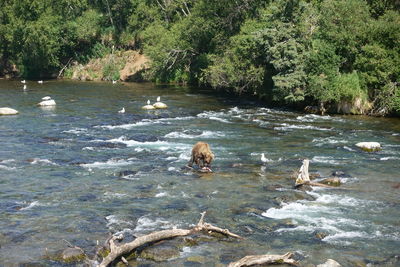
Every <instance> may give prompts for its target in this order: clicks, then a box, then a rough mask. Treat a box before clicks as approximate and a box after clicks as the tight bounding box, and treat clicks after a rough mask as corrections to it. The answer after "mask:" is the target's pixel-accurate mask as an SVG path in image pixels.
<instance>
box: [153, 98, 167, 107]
mask: <svg viewBox="0 0 400 267" xmlns="http://www.w3.org/2000/svg"><path fill="white" fill-rule="evenodd" d="M160 101H161V97H157V102H156V103H154V104H153V107H155V108H168V106H167V105H166V104H164V103H163V102H160Z"/></svg>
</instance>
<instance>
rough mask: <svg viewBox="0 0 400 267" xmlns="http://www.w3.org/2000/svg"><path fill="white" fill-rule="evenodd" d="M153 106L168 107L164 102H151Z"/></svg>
mask: <svg viewBox="0 0 400 267" xmlns="http://www.w3.org/2000/svg"><path fill="white" fill-rule="evenodd" d="M153 107H155V108H157V109H164V108H168V106H167V105H166V104H164V103H163V102H156V103H154V104H153Z"/></svg>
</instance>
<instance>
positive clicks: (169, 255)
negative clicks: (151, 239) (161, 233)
mask: <svg viewBox="0 0 400 267" xmlns="http://www.w3.org/2000/svg"><path fill="white" fill-rule="evenodd" d="M179 255H180V251H179V249H178V248H177V247H175V246H172V245H168V244H164V243H163V242H162V243H161V244H158V245H153V246H149V247H146V248H145V249H143V250H142V251H141V252H140V254H139V257H140V258H143V259H148V260H153V261H158V262H160V261H167V260H170V259H173V258H178V257H179Z"/></svg>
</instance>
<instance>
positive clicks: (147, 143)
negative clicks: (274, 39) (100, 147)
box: [103, 136, 169, 147]
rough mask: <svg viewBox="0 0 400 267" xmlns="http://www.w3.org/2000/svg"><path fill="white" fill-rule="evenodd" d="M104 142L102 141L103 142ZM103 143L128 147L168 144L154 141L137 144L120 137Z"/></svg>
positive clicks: (134, 141)
mask: <svg viewBox="0 0 400 267" xmlns="http://www.w3.org/2000/svg"><path fill="white" fill-rule="evenodd" d="M103 142H104V141H103ZM105 142H110V143H121V144H125V145H126V146H128V147H132V146H159V145H167V144H169V143H168V142H166V141H154V142H139V141H136V140H129V139H126V137H125V136H120V137H118V138H114V139H110V140H105Z"/></svg>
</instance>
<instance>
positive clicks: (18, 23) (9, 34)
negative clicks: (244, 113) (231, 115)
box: [0, 0, 400, 114]
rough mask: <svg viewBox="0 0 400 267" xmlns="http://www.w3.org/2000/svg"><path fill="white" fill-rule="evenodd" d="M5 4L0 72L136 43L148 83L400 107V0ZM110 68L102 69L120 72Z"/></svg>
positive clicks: (387, 109)
mask: <svg viewBox="0 0 400 267" xmlns="http://www.w3.org/2000/svg"><path fill="white" fill-rule="evenodd" d="M0 3H1V6H2V8H1V9H0V75H1V74H3V75H4V74H5V73H10V72H13V71H14V73H15V74H18V75H21V76H23V77H41V76H48V75H49V74H52V73H57V71H58V70H60V69H61V68H62V67H63V66H64V65H65V64H67V63H68V62H71V60H72V61H78V62H80V63H85V62H87V61H88V60H90V59H91V58H96V57H104V56H105V55H107V54H110V53H112V52H113V51H115V49H117V50H124V49H136V50H140V51H142V52H143V53H144V54H145V55H147V56H148V57H150V58H151V60H152V65H151V68H150V69H149V71H148V72H147V73H146V75H147V78H148V79H150V80H153V81H158V82H177V83H190V84H196V85H204V86H211V87H213V88H216V89H222V90H231V91H234V92H236V93H238V94H252V95H257V96H259V97H260V98H262V99H264V100H265V101H268V102H271V103H272V102H273V103H280V104H285V105H286V104H291V105H298V104H300V105H305V104H312V105H319V106H320V107H324V106H329V105H334V104H339V103H343V102H349V103H352V102H357V101H358V102H359V103H372V105H371V106H372V107H373V109H372V110H371V111H372V112H374V113H379V114H393V113H400V88H399V77H400V13H399V9H400V1H399V0H269V1H266V0H235V1H232V0H101V1H94V0H0ZM113 66H114V65H113V64H110V68H109V71H108V72H110V73H106V74H105V75H106V76H107V75H108V76H110V77H118V72H116V70H115V69H114V68H113ZM106 69H107V68H106Z"/></svg>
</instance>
